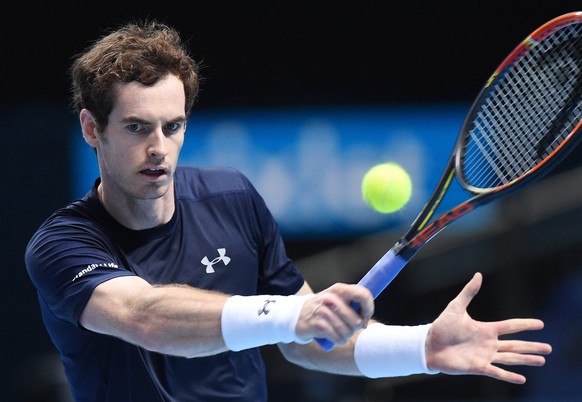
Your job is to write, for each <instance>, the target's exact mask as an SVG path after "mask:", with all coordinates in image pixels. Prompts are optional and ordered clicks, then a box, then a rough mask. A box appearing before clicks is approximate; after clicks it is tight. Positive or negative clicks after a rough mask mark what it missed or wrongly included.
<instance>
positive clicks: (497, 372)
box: [483, 364, 526, 384]
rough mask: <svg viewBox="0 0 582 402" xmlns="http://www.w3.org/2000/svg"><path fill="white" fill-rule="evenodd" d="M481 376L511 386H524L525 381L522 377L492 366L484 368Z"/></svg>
mask: <svg viewBox="0 0 582 402" xmlns="http://www.w3.org/2000/svg"><path fill="white" fill-rule="evenodd" d="M483 375H486V376H488V377H491V378H495V379H497V380H501V381H506V382H509V383H512V384H524V383H525V381H526V378H525V377H524V376H523V375H521V374H518V373H514V372H512V371H508V370H504V369H502V368H501V367H497V366H494V365H492V364H490V365H488V366H487V367H486V368H485V370H484V371H483Z"/></svg>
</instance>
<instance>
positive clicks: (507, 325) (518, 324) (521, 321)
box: [495, 318, 544, 335]
mask: <svg viewBox="0 0 582 402" xmlns="http://www.w3.org/2000/svg"><path fill="white" fill-rule="evenodd" d="M495 325H496V327H497V333H498V334H499V335H507V334H515V333H516V332H522V331H537V330H540V329H542V328H544V322H543V321H542V320H538V319H535V318H512V319H510V320H503V321H498V322H496V323H495Z"/></svg>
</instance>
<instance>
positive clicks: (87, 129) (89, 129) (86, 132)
mask: <svg viewBox="0 0 582 402" xmlns="http://www.w3.org/2000/svg"><path fill="white" fill-rule="evenodd" d="M79 120H80V121H81V130H82V131H83V138H84V139H85V142H86V143H87V144H89V145H90V146H91V147H92V148H97V144H98V142H99V140H98V138H97V133H96V132H97V122H96V120H95V117H94V116H93V113H91V112H90V111H88V110H87V109H83V110H81V113H79Z"/></svg>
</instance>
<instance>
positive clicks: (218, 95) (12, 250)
mask: <svg viewBox="0 0 582 402" xmlns="http://www.w3.org/2000/svg"><path fill="white" fill-rule="evenodd" d="M274 3H276V4H274ZM580 6H581V4H580V3H579V2H574V1H551V2H545V3H543V4H537V3H536V5H535V6H534V3H532V2H530V1H524V2H521V1H515V2H510V1H504V2H501V1H496V2H477V1H458V2H452V1H441V2H429V1H400V0H399V1H382V2H365V1H362V2H356V1H353V2H317V1H311V2H302V1H281V2H267V1H253V2H237V1H212V2H189V3H184V4H180V5H178V4H175V2H162V4H158V5H156V6H155V7H154V6H147V5H146V4H144V3H143V2H141V3H136V4H129V3H123V4H122V3H112V4H106V3H102V2H95V3H79V4H77V5H75V6H72V7H70V6H69V7H65V6H64V5H61V4H47V3H44V4H41V5H36V6H32V5H29V4H21V3H20V4H11V5H10V7H6V8H11V9H12V10H13V11H11V12H4V16H3V21H2V23H1V24H0V37H1V38H2V50H3V52H2V54H3V55H2V61H1V76H0V94H1V100H0V107H1V109H0V123H1V126H0V127H1V130H2V142H1V144H2V151H3V156H4V158H3V160H2V162H3V163H2V174H1V175H0V191H1V194H2V196H1V197H0V199H1V201H0V202H1V203H2V204H1V205H2V208H0V211H1V212H0V213H1V214H2V215H1V219H2V233H1V236H2V237H1V242H0V244H1V247H2V262H3V264H2V268H3V272H4V275H3V276H4V277H3V281H2V283H1V285H0V286H2V291H1V292H0V295H1V296H0V297H1V299H0V305H1V306H2V310H1V311H2V317H3V322H4V323H3V325H2V332H1V334H0V340H1V343H0V344H1V345H2V346H3V347H2V348H0V350H2V352H1V355H0V364H1V367H0V378H1V381H2V384H3V386H2V387H1V388H0V400H3V401H4V400H5V401H33V400H34V401H37V400H38V401H52V400H59V401H61V402H64V401H66V397H61V398H60V399H57V398H54V399H51V398H52V397H51V396H50V395H56V394H57V393H58V388H59V387H60V382H59V381H58V378H59V377H58V376H57V377H56V378H57V379H55V378H54V375H55V373H56V374H59V372H58V370H56V371H55V369H52V368H49V369H44V367H45V366H44V364H47V365H48V367H54V366H51V364H52V363H51V360H50V359H52V358H53V352H54V349H53V348H52V344H51V343H50V340H49V339H48V336H47V334H46V331H45V330H44V326H43V325H42V322H41V320H40V314H39V311H38V306H37V303H36V295H35V292H34V289H33V288H32V285H31V284H30V282H29V281H28V277H27V275H26V271H25V268H24V264H23V252H24V248H25V246H26V243H27V241H28V239H29V237H30V236H31V235H32V233H33V232H34V230H35V229H36V228H37V226H38V225H39V224H40V223H41V221H42V220H43V219H44V218H45V217H46V216H47V215H48V214H49V213H50V212H52V211H53V210H54V209H56V208H58V207H60V206H62V205H63V204H65V203H66V202H67V201H69V197H70V189H69V185H70V178H71V170H72V169H75V166H71V165H70V163H69V148H68V147H69V141H68V140H69V138H68V136H69V135H70V132H71V128H72V127H75V125H76V124H77V122H76V116H74V115H73V114H72V113H71V112H70V110H69V105H68V101H69V98H68V96H69V92H68V86H69V82H68V77H67V69H68V67H69V64H70V61H71V57H72V56H73V55H75V54H76V53H79V52H81V51H82V50H83V49H84V48H85V47H86V46H88V45H89V44H90V42H91V41H92V40H94V39H96V38H97V37H99V36H101V35H102V34H104V33H105V29H106V28H109V27H115V26H117V25H119V24H120V23H122V22H125V21H127V20H129V19H133V18H149V19H157V20H160V21H163V22H167V23H169V24H171V25H173V26H175V27H176V28H177V29H178V30H180V31H181V32H182V34H183V36H184V38H187V39H188V42H189V46H190V48H191V50H192V53H193V55H194V57H195V58H196V59H197V60H198V61H200V62H201V64H202V66H203V68H202V76H203V77H204V81H203V83H202V89H201V93H200V99H199V102H198V105H197V108H198V110H200V111H204V110H211V109H218V108H251V107H294V106H311V107H318V106H330V105H331V106H333V105H368V104H369V105H372V104H374V105H377V104H386V105H391V104H402V103H433V102H434V103H441V102H470V101H471V100H472V99H473V98H474V97H475V95H476V94H477V92H478V91H479V89H480V88H481V86H482V85H483V83H484V81H485V79H486V78H487V77H488V76H489V75H490V74H491V73H492V72H493V70H494V69H495V67H497V65H498V64H499V63H500V62H501V61H502V59H503V58H504V57H505V56H506V55H507V54H508V52H509V51H510V50H512V49H513V48H514V47H515V46H516V45H517V44H518V43H519V42H520V41H521V40H523V39H524V38H525V36H527V34H529V33H530V32H531V31H533V30H534V29H535V28H537V27H538V26H539V25H541V24H542V23H544V22H546V21H547V20H549V19H551V18H553V17H556V16H558V15H561V14H563V13H566V12H569V11H575V10H576V9H577V8H579V9H580V8H582V7H580ZM274 135H276V133H274ZM577 160H578V157H577V155H574V156H573V157H571V158H570V159H568V160H567V161H566V162H565V164H564V165H563V167H561V168H560V170H562V171H565V170H568V169H573V168H575V167H577V165H578V162H577ZM558 195H559V194H556V196H558ZM517 210H519V205H518V207H517ZM577 217H578V215H575V214H568V215H567V216H566V217H557V218H555V219H552V224H551V225H549V223H548V222H541V223H540V222H538V223H537V224H536V225H538V226H535V227H534V226H527V225H525V226H523V227H519V228H518V229H515V230H513V231H511V232H510V233H509V234H505V235H497V236H495V237H493V238H486V239H484V240H481V241H479V242H478V245H469V246H467V247H468V250H471V251H472V252H474V251H475V250H480V251H483V250H484V247H486V246H487V245H491V249H492V250H496V248H497V253H498V254H500V255H502V256H505V257H506V256H508V255H510V254H508V253H514V252H515V250H517V249H520V250H521V249H522V248H523V247H525V246H524V244H525V245H528V246H530V247H532V248H535V247H537V245H538V244H544V245H547V244H548V242H547V240H548V238H551V237H552V236H554V238H556V239H561V237H560V236H565V235H567V236H568V239H570V242H569V243H564V242H561V241H556V243H557V244H552V247H548V248H545V249H544V248H541V249H542V250H544V251H543V253H542V254H540V253H538V254H536V253H533V254H532V253H531V252H530V251H527V250H525V251H523V253H522V254H519V253H518V254H515V255H514V254H511V255H513V256H514V257H513V258H508V259H507V261H511V262H512V265H511V266H509V265H508V263H507V262H505V263H503V262H499V261H497V263H498V264H499V265H498V268H499V269H492V270H491V271H490V274H489V275H488V278H487V281H489V282H486V286H489V287H487V288H485V289H484V290H483V292H482V293H481V294H480V296H479V297H480V300H482V302H481V303H480V304H478V305H477V306H475V314H476V315H477V314H478V315H479V317H480V318H481V319H487V320H492V319H501V318H505V317H508V316H515V315H536V316H540V315H541V316H544V315H545V317H548V320H549V322H552V323H554V324H555V326H554V328H555V329H554V330H553V332H551V330H550V329H548V333H546V334H545V335H546V339H545V340H547V337H549V336H550V335H551V336H554V337H556V339H561V340H563V341H564V343H567V342H573V341H572V339H575V340H579V339H580V336H581V335H582V330H581V329H580V320H579V318H578V320H577V321H576V318H577V315H576V311H580V310H579V309H578V310H576V307H577V306H579V305H580V301H579V299H575V298H576V295H577V294H580V291H582V290H581V289H580V288H579V287H578V288H575V287H574V288H573V289H572V290H571V291H570V292H565V291H562V292H559V293H556V294H553V293H551V291H552V289H555V288H557V287H558V286H575V284H576V283H578V282H575V281H573V280H571V278H574V277H575V275H576V274H577V271H576V268H577V265H578V263H579V261H580V259H579V256H580V252H579V251H577V250H579V249H580V247H579V246H580V244H582V240H580V239H579V238H580V232H582V230H578V229H577V226H578V222H580V221H579V220H576V218H577ZM540 225H541V226H540ZM516 233H517V234H518V235H519V236H520V238H521V239H525V240H527V241H526V242H516V243H515V244H514V246H515V247H513V248H508V246H507V244H508V243H507V240H508V239H513V241H514V242H515V238H516V236H515V234H516ZM531 233H538V234H540V235H539V236H537V237H535V239H530V238H529V237H528V236H530V235H531ZM545 234H547V236H546V235H545ZM503 236H506V237H503ZM572 239H574V240H572ZM576 239H577V240H576ZM357 241H358V239H350V240H348V241H346V240H345V239H344V240H342V242H341V243H340V242H339V241H337V240H335V239H333V238H322V239H316V240H310V241H305V242H301V241H297V240H294V241H292V242H291V241H290V242H289V243H288V250H289V254H290V255H291V257H293V258H294V259H298V260H302V259H304V258H308V257H311V256H313V255H315V254H316V253H319V252H322V251H326V250H328V249H331V248H335V247H337V246H346V244H345V243H352V242H354V243H356V244H357ZM488 241H489V242H491V243H487V242H488ZM348 245H349V244H348ZM500 245H504V246H505V247H504V248H502V250H503V251H501V252H499V246H500ZM475 247H478V248H475ZM538 249H540V248H538ZM463 250H464V249H460V248H457V251H456V253H457V254H454V255H455V256H457V255H460V254H461V253H463ZM493 252H495V251H493ZM486 254H487V253H486ZM439 258H440V260H439ZM435 261H436V262H434V263H435V264H437V265H438V264H443V265H447V266H448V265H450V264H449V261H448V260H447V259H446V257H442V258H441V257H438V256H437V258H436V260H435ZM459 261H464V260H458V259H457V260H456V261H455V263H457V264H458V263H459ZM421 263H422V262H419V264H421ZM504 264H505V265H504ZM522 265H526V266H527V268H528V270H525V271H520V270H519V267H521V266H522ZM435 272H436V270H435ZM440 272H441V274H439V275H443V274H442V272H443V271H440ZM407 275H408V274H403V279H398V280H397V281H395V283H394V285H392V286H393V287H392V288H391V289H392V292H391V294H390V296H386V297H385V298H383V299H379V300H378V303H379V304H381V303H385V304H386V305H390V304H391V303H399V302H402V300H406V301H407V303H406V304H401V305H400V307H403V306H406V307H405V308H400V309H399V310H398V311H399V312H398V313H397V314H396V316H397V317H398V318H399V319H400V320H401V321H402V322H403V323H406V322H408V321H410V324H416V323H419V322H421V321H428V320H430V319H432V318H434V316H435V315H436V314H438V312H439V311H440V310H441V309H442V308H443V307H444V305H445V304H446V301H447V300H450V298H452V297H453V296H454V295H455V294H456V293H457V292H458V290H460V287H461V286H462V282H464V281H465V279H467V278H468V277H464V278H463V279H462V280H460V281H459V282H455V283H452V284H451V286H449V287H447V286H443V287H440V288H438V289H432V290H430V291H423V292H420V291H418V292H417V293H416V297H415V299H414V300H408V299H406V297H410V296H411V294H412V292H411V291H410V289H413V288H414V286H413V285H414V283H413V281H412V279H411V278H410V276H407ZM433 275H436V274H433ZM564 278H566V279H564ZM355 279H357V278H355ZM562 282H564V285H561V283H562ZM409 284H410V286H408V285H409ZM487 284H488V285H487ZM552 295H554V296H552ZM556 295H560V296H559V297H558V296H556ZM388 297H393V299H389V298H388ZM568 297H570V299H568ZM572 298H574V299H572ZM577 303H578V304H577ZM553 309H554V310H553ZM557 311H559V312H560V313H559V314H558V313H556V312H557ZM571 320H574V323H573V324H572V322H571ZM547 322H548V321H547ZM566 322H567V323H568V324H567V325H566V324H565V323H566ZM566 328H567V329H566ZM575 336H578V337H577V338H576V337H575ZM572 337H574V338H572ZM563 338H567V339H565V340H564V339H563ZM552 339H554V338H552ZM576 345H578V346H577V347H573V348H572V349H567V348H563V349H561V350H562V352H560V351H558V353H556V357H555V358H556V361H557V362H560V363H562V364H561V365H560V366H558V365H554V366H550V365H548V366H546V367H545V368H543V369H535V370H532V371H531V377H530V378H533V379H532V381H530V383H528V384H527V385H524V386H521V387H519V386H512V385H506V384H502V383H499V382H496V381H493V380H490V379H487V378H477V377H446V376H436V377H430V378H428V379H427V378H423V379H416V378H414V377H413V378H409V379H399V380H394V381H392V380H379V381H366V380H358V379H347V378H341V377H335V376H329V375H325V374H315V373H310V372H306V371H304V370H300V369H295V368H293V367H290V366H288V365H286V363H285V362H282V361H279V360H278V357H277V356H276V355H275V354H274V353H271V350H270V349H268V348H267V349H266V351H265V353H266V358H267V360H268V362H269V363H270V367H271V373H272V374H271V378H270V383H271V390H272V391H271V395H272V400H273V401H287V400H288V401H293V400H303V401H311V400H313V401H318V400H336V401H337V400H344V401H359V400H419V399H420V400H422V399H425V400H445V399H446V400H467V399H479V398H480V399H488V400H491V399H494V398H495V399H497V400H502V399H506V400H508V399H512V400H516V399H519V398H525V399H527V400H533V399H534V396H536V395H537V396H539V397H540V398H542V397H543V395H548V393H549V391H551V392H553V395H554V396H555V395H559V394H558V392H563V390H564V389H566V390H568V389H571V391H570V392H571V394H567V395H568V396H569V397H570V398H572V397H576V396H577V397H578V398H579V399H578V400H582V391H580V389H579V388H578V389H576V388H575V386H576V385H577V384H574V381H573V380H571V378H572V375H574V376H575V375H578V374H579V373H580V372H579V371H568V370H569V367H577V366H578V365H579V363H580V361H581V359H582V356H580V355H581V354H582V353H581V352H580V349H581V347H580V346H579V343H576ZM47 359H48V360H47ZM560 359H569V360H568V364H566V363H565V360H560ZM576 363H577V364H576ZM536 370H537V371H536ZM544 370H545V371H544ZM578 370H579V369H578ZM521 371H522V372H527V373H529V372H530V371H528V370H527V369H524V370H521ZM562 373H569V374H567V375H563V374H562ZM536 376H537V377H536ZM564 378H566V380H568V379H569V381H568V382H564ZM560 379H561V380H560ZM578 379H579V375H578ZM560 381H561V382H560ZM39 390H41V391H39ZM560 390H562V391H560ZM37 391H38V392H37ZM39 392H40V395H41V396H38V394H39ZM338 395H342V398H340V397H339V396H338ZM363 395H366V398H368V399H364V396H363ZM375 398H377V399H375ZM548 398H549V397H548ZM548 400H551V399H548ZM574 400H576V399H574Z"/></svg>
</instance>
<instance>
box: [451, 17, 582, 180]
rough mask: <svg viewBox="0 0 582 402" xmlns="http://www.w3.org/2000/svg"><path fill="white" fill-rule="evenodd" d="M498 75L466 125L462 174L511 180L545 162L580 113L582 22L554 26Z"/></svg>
mask: <svg viewBox="0 0 582 402" xmlns="http://www.w3.org/2000/svg"><path fill="white" fill-rule="evenodd" d="M528 43H529V45H530V46H532V48H531V49H529V51H528V52H527V53H525V55H523V56H521V57H520V58H519V59H518V60H517V61H516V62H515V63H514V64H513V65H512V66H511V67H510V68H508V69H506V70H505V71H504V72H503V74H502V75H500V76H499V77H497V78H496V80H495V81H493V82H494V85H492V86H491V87H490V89H489V90H488V91H487V92H485V93H484V97H483V99H482V100H481V102H480V104H479V106H478V107H477V111H476V113H475V114H474V119H473V121H472V123H471V125H470V126H468V129H467V133H466V144H465V146H464V149H463V150H462V152H463V155H462V161H461V162H462V166H461V168H462V171H463V175H464V180H465V182H466V183H467V184H469V185H470V186H473V187H475V188H476V189H491V188H495V187H499V186H501V185H504V184H507V183H509V182H512V181H513V180H515V179H517V178H519V177H521V176H523V175H525V174H527V173H528V172H530V171H531V170H532V169H534V168H535V167H536V166H537V165H538V164H540V163H542V161H544V160H545V159H546V158H547V157H548V156H549V155H550V154H552V152H553V151H554V150H555V149H556V148H558V147H559V146H560V144H561V143H562V142H564V141H565V140H566V139H567V138H568V136H569V134H570V133H571V132H572V131H573V130H574V129H575V128H576V126H577V125H578V123H579V122H580V120H581V119H582V88H581V87H582V24H581V23H578V24H572V25H569V26H566V27H562V28H561V29H558V30H557V31H555V32H553V33H552V34H551V35H550V36H548V37H547V38H545V39H544V40H543V41H541V42H539V43H537V42H535V41H529V42H528Z"/></svg>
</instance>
